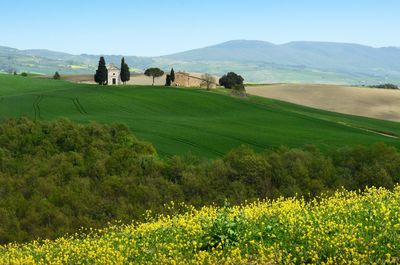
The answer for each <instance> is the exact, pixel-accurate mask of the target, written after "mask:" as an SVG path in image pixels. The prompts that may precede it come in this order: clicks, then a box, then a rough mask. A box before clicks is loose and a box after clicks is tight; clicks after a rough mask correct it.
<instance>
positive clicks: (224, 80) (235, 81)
mask: <svg viewBox="0 0 400 265" xmlns="http://www.w3.org/2000/svg"><path fill="white" fill-rule="evenodd" d="M243 81H244V79H243V77H241V76H240V75H238V74H236V73H234V72H229V73H227V74H226V75H224V76H222V77H221V78H220V79H219V84H220V85H221V86H223V87H225V88H230V89H232V88H233V89H242V88H244V85H243Z"/></svg>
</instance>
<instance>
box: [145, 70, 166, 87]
mask: <svg viewBox="0 0 400 265" xmlns="http://www.w3.org/2000/svg"><path fill="white" fill-rule="evenodd" d="M144 75H145V76H148V77H152V78H153V86H154V79H155V78H156V77H160V76H163V75H164V71H162V70H161V69H160V68H149V69H147V70H146V71H145V72H144Z"/></svg>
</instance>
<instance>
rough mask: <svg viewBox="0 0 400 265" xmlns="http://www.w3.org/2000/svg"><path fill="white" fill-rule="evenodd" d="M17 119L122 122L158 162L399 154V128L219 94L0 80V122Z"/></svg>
mask: <svg viewBox="0 0 400 265" xmlns="http://www.w3.org/2000/svg"><path fill="white" fill-rule="evenodd" d="M338 100H340V99H338ZM21 116H27V117H30V118H32V119H37V120H53V119H58V118H68V119H70V120H73V121H78V122H89V121H97V122H100V123H124V124H126V125H127V126H128V127H129V128H130V129H131V130H132V131H133V132H134V134H135V135H136V136H137V137H138V138H139V139H140V140H144V141H148V142H151V143H152V144H153V145H154V146H155V147H156V149H157V151H158V153H159V154H160V155H162V156H169V155H174V154H185V153H188V152H191V153H192V154H195V155H199V156H203V157H218V156H221V155H222V154H224V153H226V152H227V151H229V150H231V149H232V148H235V147H238V146H240V145H242V144H245V145H249V146H251V147H252V148H254V149H255V150H258V151H261V150H263V149H266V148H273V147H278V146H282V145H284V146H288V147H304V146H306V145H315V146H317V147H319V148H320V149H321V150H323V151H329V150H331V149H335V148H337V147H341V146H351V145H360V144H361V145H370V144H373V143H376V142H385V143H388V144H391V145H394V146H396V147H400V142H399V140H398V139H397V135H400V123H396V122H390V121H382V120H376V119H370V118H364V117H357V116H349V115H343V114H338V113H333V112H327V111H322V110H317V109H312V108H307V107H303V106H298V105H295V104H290V103H286V102H282V101H278V100H270V99H265V98H260V97H255V96H249V97H247V98H239V97H233V96H231V95H230V93H229V92H227V91H226V90H216V91H213V92H208V91H205V90H202V89H189V88H171V87H168V88H167V87H149V86H128V85H127V86H117V87H116V86H97V85H84V84H74V83H69V82H65V81H59V80H50V79H41V78H37V77H21V76H11V75H0V117H1V118H2V119H6V118H11V117H21ZM389 136H391V137H389Z"/></svg>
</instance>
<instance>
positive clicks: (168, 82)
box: [165, 75, 171, 86]
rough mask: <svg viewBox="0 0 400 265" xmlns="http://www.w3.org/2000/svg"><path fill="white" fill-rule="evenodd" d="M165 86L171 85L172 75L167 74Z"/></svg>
mask: <svg viewBox="0 0 400 265" xmlns="http://www.w3.org/2000/svg"><path fill="white" fill-rule="evenodd" d="M165 86H171V75H167V78H166V79H165Z"/></svg>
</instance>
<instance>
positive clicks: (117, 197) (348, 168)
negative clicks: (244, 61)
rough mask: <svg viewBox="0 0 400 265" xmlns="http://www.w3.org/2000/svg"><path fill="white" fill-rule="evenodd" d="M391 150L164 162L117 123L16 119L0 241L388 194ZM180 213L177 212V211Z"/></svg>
mask: <svg viewBox="0 0 400 265" xmlns="http://www.w3.org/2000/svg"><path fill="white" fill-rule="evenodd" d="M399 177H400V153H399V152H398V151H397V150H396V149H395V148H393V147H389V146H387V145H385V144H377V145H374V146H372V147H352V148H341V149H337V150H335V151H331V152H329V153H327V154H322V153H321V152H319V151H318V149H316V148H315V147H307V148H305V149H289V148H283V147H282V148H276V149H269V150H265V151H263V152H260V153H256V152H255V151H254V150H252V149H251V148H250V147H246V146H243V147H240V148H238V149H235V150H233V151H231V152H229V153H227V154H226V155H224V156H223V157H221V158H218V159H214V160H208V159H201V158H198V157H196V156H193V155H187V156H173V157H171V158H160V157H159V156H158V155H157V153H156V151H155V149H154V148H153V147H152V146H151V144H148V143H144V142H141V141H138V140H137V139H136V138H135V136H134V135H133V134H132V133H131V132H130V131H129V130H128V128H127V127H126V126H123V125H118V124H114V125H100V124H97V123H90V124H86V125H82V124H77V123H73V122H71V121H68V120H58V121H54V122H34V121H32V120H29V119H26V118H22V119H19V120H8V121H6V122H4V123H2V124H0V194H1V200H0V242H1V243H7V242H12V241H18V242H23V241H27V240H32V239H36V238H37V237H40V238H56V237H59V236H62V235H64V234H66V233H74V232H76V231H78V230H79V229H80V228H81V227H92V228H101V227H104V226H106V224H107V222H112V221H114V220H121V221H122V222H123V223H129V222H131V221H132V220H133V219H134V220H139V219H141V218H142V217H143V214H144V213H145V212H146V210H152V211H153V213H165V214H168V213H175V211H170V210H169V209H168V208H166V207H163V205H164V204H168V203H169V202H171V201H174V202H185V203H187V204H189V205H193V206H195V207H201V206H204V205H210V204H216V205H223V204H224V203H225V201H227V202H229V203H232V204H239V203H242V202H245V201H254V200H257V199H260V198H261V199H262V198H278V197H280V196H286V197H287V196H295V195H298V196H304V197H305V198H306V199H311V198H312V197H314V196H316V195H318V194H320V193H321V192H327V191H332V190H336V189H338V188H340V187H342V186H344V187H346V188H348V189H351V190H357V189H362V188H364V187H365V186H367V185H368V186H372V185H374V186H380V187H387V188H392V187H393V186H394V185H395V183H398V182H400V179H399ZM175 210H179V208H175Z"/></svg>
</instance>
